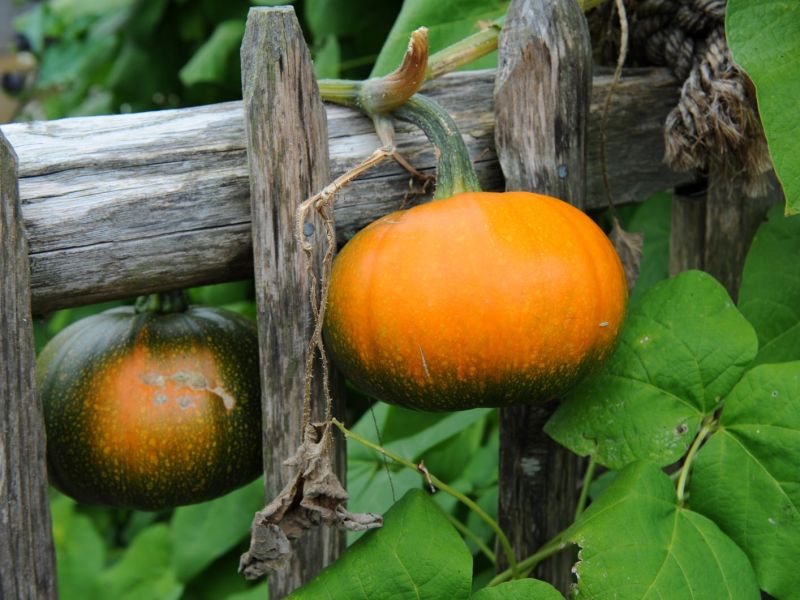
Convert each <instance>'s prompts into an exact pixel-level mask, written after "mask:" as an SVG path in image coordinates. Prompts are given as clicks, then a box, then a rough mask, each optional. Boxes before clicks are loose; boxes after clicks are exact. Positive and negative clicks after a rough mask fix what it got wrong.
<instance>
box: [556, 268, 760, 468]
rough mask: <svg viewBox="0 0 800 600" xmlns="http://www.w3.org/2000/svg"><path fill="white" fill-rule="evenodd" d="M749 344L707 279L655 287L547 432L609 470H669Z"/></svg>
mask: <svg viewBox="0 0 800 600" xmlns="http://www.w3.org/2000/svg"><path fill="white" fill-rule="evenodd" d="M757 344H758V342H757V339H756V335H755V332H754V331H753V328H752V327H751V326H750V324H749V323H748V322H747V321H746V320H745V318H744V317H743V316H742V315H741V313H739V311H738V310H737V309H736V307H735V306H734V305H733V302H732V301H731V299H730V297H729V296H728V294H727V292H726V291H725V289H724V288H723V287H722V286H721V285H720V284H719V283H718V282H717V281H716V280H714V278H712V277H711V276H710V275H707V274H705V273H702V272H700V271H687V272H685V273H682V274H680V275H678V276H677V277H675V278H673V279H669V280H667V281H662V282H660V283H658V284H656V285H655V286H653V287H652V288H651V289H650V290H649V291H648V292H647V293H646V294H645V295H644V296H643V297H642V299H641V301H640V302H639V303H638V304H637V305H636V306H634V307H633V308H632V309H631V311H630V314H629V315H628V317H627V320H626V323H625V326H624V330H623V332H622V335H621V340H620V342H619V346H618V347H617V349H616V351H615V353H614V355H613V356H612V357H611V358H610V359H609V361H608V362H607V363H606V364H605V365H604V366H603V368H602V369H601V371H600V372H599V373H598V374H597V375H595V376H593V377H590V378H589V379H588V380H586V381H585V382H583V383H582V384H581V385H580V386H579V387H578V388H577V389H575V390H574V391H573V392H572V393H570V394H569V395H568V396H567V399H566V400H565V401H564V402H563V403H562V404H561V406H560V407H559V408H558V409H557V410H556V412H555V414H554V415H553V417H552V418H551V419H550V421H549V422H548V423H547V425H546V426H545V431H547V433H548V434H549V435H550V436H552V437H553V438H554V439H555V440H556V441H558V442H559V443H561V444H563V445H565V446H567V447H568V448H570V449H571V450H573V451H574V452H576V453H578V454H594V455H595V456H596V457H597V459H598V460H599V462H600V463H602V464H604V465H606V466H609V467H611V468H613V469H618V468H621V467H623V466H624V465H626V464H627V463H629V462H632V461H635V460H649V461H651V462H655V463H657V464H659V465H667V464H670V463H672V462H674V461H676V460H677V459H678V458H680V457H681V456H682V455H683V453H684V452H685V451H686V449H687V448H688V446H689V444H690V443H691V441H692V439H693V438H694V436H695V434H696V432H697V430H698V428H699V425H700V422H701V420H702V419H703V417H704V416H706V415H708V414H710V413H712V412H713V411H714V410H715V409H716V408H717V407H718V405H719V403H720V400H721V399H722V398H724V397H725V395H727V393H728V392H729V391H730V390H731V388H732V387H733V386H734V384H735V383H736V382H737V381H738V380H739V378H740V377H741V376H742V375H743V374H744V371H745V369H746V368H747V366H748V365H749V364H750V362H751V361H752V360H753V357H754V356H755V354H756V350H757Z"/></svg>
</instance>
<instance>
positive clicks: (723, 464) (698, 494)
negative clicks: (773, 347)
mask: <svg viewBox="0 0 800 600" xmlns="http://www.w3.org/2000/svg"><path fill="white" fill-rule="evenodd" d="M798 465H800V362H790V363H783V364H778V365H761V366H758V367H756V368H755V369H753V370H752V371H750V372H748V373H747V375H745V376H744V377H743V378H742V381H740V382H739V384H738V385H737V386H736V387H735V388H734V390H733V392H731V394H730V396H729V397H728V399H727V400H726V401H725V408H724V409H723V411H722V416H721V417H720V428H719V431H717V432H716V433H714V435H713V436H711V438H710V439H709V440H708V442H706V444H705V445H704V446H703V447H702V448H701V449H700V452H699V453H698V454H697V458H696V461H695V466H694V470H693V473H692V478H691V480H690V487H689V502H690V505H691V507H692V509H693V510H696V511H697V512H700V513H702V514H704V515H706V516H707V517H709V518H711V519H713V520H714V521H715V522H716V523H718V524H719V526H720V528H722V530H723V531H724V532H725V533H727V534H728V535H729V536H730V537H731V538H733V540H735V541H736V543H738V544H739V545H740V546H741V547H742V548H743V549H744V551H745V552H746V553H747V554H748V555H749V556H750V560H751V561H752V562H753V566H754V567H755V570H756V573H757V575H758V579H759V583H760V584H761V587H763V588H764V589H765V590H766V591H767V592H769V593H770V594H772V595H773V596H775V597H776V598H800V571H799V570H798V569H797V559H798V557H800V466H798Z"/></svg>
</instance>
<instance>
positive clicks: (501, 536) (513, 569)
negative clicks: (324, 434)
mask: <svg viewBox="0 0 800 600" xmlns="http://www.w3.org/2000/svg"><path fill="white" fill-rule="evenodd" d="M331 423H332V424H333V425H335V426H336V427H337V428H338V429H339V431H341V432H342V433H343V434H344V436H345V437H346V438H347V439H351V440H353V441H355V442H358V443H359V444H361V445H362V446H366V447H367V448H370V449H372V450H374V451H375V452H378V453H379V454H382V455H383V456H385V457H387V458H390V459H392V460H393V461H395V462H396V463H398V464H401V465H403V466H404V467H408V468H409V469H412V470H414V471H417V472H418V473H422V474H424V475H425V478H426V480H427V481H428V482H429V483H430V484H432V485H433V486H434V487H436V488H438V489H440V490H442V491H443V492H444V493H446V494H449V495H450V496H452V497H453V498H455V499H456V500H459V501H460V502H462V503H463V504H465V505H466V506H467V508H469V509H470V510H471V511H473V512H474V513H475V514H476V515H478V517H480V518H481V519H482V520H483V522H484V523H486V524H487V525H488V526H489V527H490V528H491V529H492V531H494V533H495V535H496V536H497V539H498V540H499V541H500V545H501V546H502V547H503V552H504V554H505V556H506V560H507V561H508V564H509V566H510V567H509V572H510V573H511V577H512V579H516V578H517V575H518V572H519V569H518V567H517V559H516V557H515V556H514V551H513V550H512V549H511V543H510V542H509V541H508V537H506V534H505V533H503V530H502V529H501V528H500V525H498V524H497V521H495V520H494V519H493V518H492V517H490V516H489V515H488V514H486V511H484V510H483V509H482V508H481V507H480V506H478V505H477V504H476V503H475V501H474V500H472V499H471V498H469V497H468V496H465V495H464V494H462V493H461V492H459V491H458V490H456V489H455V488H452V487H450V486H449V485H447V484H446V483H444V482H443V481H442V480H441V479H439V478H438V477H436V476H435V475H433V474H432V473H430V472H428V471H427V470H425V471H424V472H423V471H421V470H420V465H416V464H414V463H413V462H411V461H410V460H406V459H405V458H403V457H402V456H398V455H397V454H394V453H393V452H390V451H389V450H387V449H386V448H384V447H382V446H379V445H377V444H375V443H374V442H371V441H369V440H368V439H366V438H363V437H361V436H360V435H358V434H357V433H354V432H352V431H350V430H349V429H347V427H345V426H344V423H342V422H341V421H339V420H338V419H336V418H333V419H331Z"/></svg>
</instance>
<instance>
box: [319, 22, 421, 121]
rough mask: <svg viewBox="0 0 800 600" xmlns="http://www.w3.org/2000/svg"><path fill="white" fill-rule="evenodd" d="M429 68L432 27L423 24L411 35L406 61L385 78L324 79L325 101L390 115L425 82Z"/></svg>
mask: <svg viewBox="0 0 800 600" xmlns="http://www.w3.org/2000/svg"><path fill="white" fill-rule="evenodd" d="M427 68H428V30H427V29H426V28H425V27H420V28H419V29H417V30H416V31H414V32H413V33H412V34H411V39H410V40H409V42H408V49H407V50H406V53H405V56H403V62H402V63H400V66H399V67H397V68H396V69H395V70H394V71H392V72H391V73H389V74H388V75H384V76H383V77H376V78H374V79H368V80H367V81H350V80H347V79H321V80H320V81H319V82H318V85H319V91H320V96H322V99H323V100H327V101H328V102H333V103H335V104H342V105H344V106H350V107H353V108H358V109H359V110H361V111H362V112H364V113H365V114H367V115H369V116H370V117H373V118H375V117H377V116H380V115H387V114H389V113H390V112H392V111H393V110H395V109H396V108H398V107H400V106H402V105H403V104H404V103H405V102H406V100H408V99H409V98H410V97H411V96H413V95H414V94H415V93H416V92H417V90H419V88H420V87H422V84H423V83H424V81H425V74H426V72H427Z"/></svg>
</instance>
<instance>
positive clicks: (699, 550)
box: [566, 462, 760, 600]
mask: <svg viewBox="0 0 800 600" xmlns="http://www.w3.org/2000/svg"><path fill="white" fill-rule="evenodd" d="M566 536H567V537H568V539H569V540H570V541H573V542H575V543H577V544H578V545H579V546H581V551H580V553H579V555H578V557H579V562H578V564H577V565H576V567H575V573H576V576H577V577H578V589H577V592H578V593H577V597H579V598H580V597H587V598H616V599H617V600H627V599H631V600H648V599H652V600H655V599H662V598H692V599H694V600H703V599H708V600H718V599H719V598H729V599H731V600H738V599H749V598H753V599H755V600H758V598H760V594H759V590H758V585H757V584H756V578H755V574H754V573H753V568H752V566H751V565H750V563H749V562H748V560H747V557H746V556H745V554H744V552H742V550H741V549H740V548H739V547H738V546H737V545H736V544H735V543H734V542H733V541H732V540H731V539H730V538H729V537H727V536H726V535H725V534H724V533H723V532H722V531H720V529H719V528H718V527H717V526H716V525H715V524H714V523H713V521H711V520H709V519H708V518H706V517H704V516H703V515H700V514H698V513H696V512H692V511H690V510H688V509H685V508H681V507H679V506H678V505H677V503H676V496H675V489H674V488H673V486H672V482H671V480H670V478H669V477H667V476H666V475H665V474H664V473H663V472H661V470H660V469H658V468H657V467H655V466H654V465H652V464H649V463H645V462H637V463H633V464H631V465H628V466H627V467H625V468H624V469H623V470H622V471H620V473H619V475H618V476H617V477H616V479H614V481H613V482H612V483H611V485H610V486H609V487H608V489H607V490H606V491H605V493H603V495H602V496H600V498H598V499H597V501H595V502H594V503H592V505H591V506H590V507H589V509H588V510H587V511H586V512H585V513H583V515H581V517H580V518H579V519H578V521H577V522H576V523H575V524H574V525H573V526H572V527H570V529H569V530H568V531H567V534H566Z"/></svg>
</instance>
